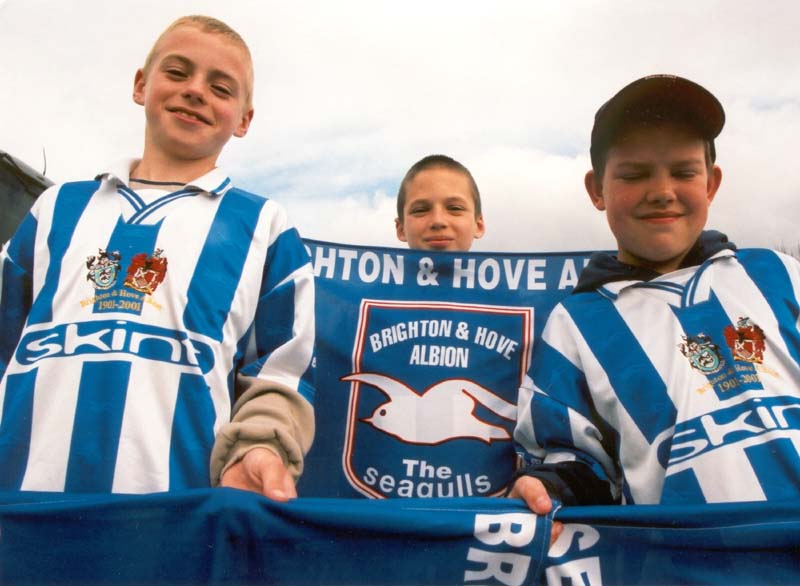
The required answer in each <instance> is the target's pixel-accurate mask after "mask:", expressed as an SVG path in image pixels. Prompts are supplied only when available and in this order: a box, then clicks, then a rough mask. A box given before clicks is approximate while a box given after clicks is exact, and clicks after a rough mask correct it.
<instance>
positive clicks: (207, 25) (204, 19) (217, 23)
mask: <svg viewBox="0 0 800 586" xmlns="http://www.w3.org/2000/svg"><path fill="white" fill-rule="evenodd" d="M182 26H193V27H195V28H198V29H200V30H201V31H203V32H204V33H211V34H215V35H222V36H223V37H225V38H226V39H228V40H229V41H231V42H232V43H234V44H235V45H237V46H238V47H239V48H240V49H242V51H244V54H245V56H246V57H247V62H248V68H247V69H248V77H247V80H246V81H247V87H246V88H245V92H246V94H245V101H246V103H247V105H248V107H249V106H250V105H251V104H252V100H253V78H254V74H253V56H252V55H251V54H250V48H249V47H248V46H247V43H245V41H244V39H243V38H242V36H241V35H240V34H239V33H237V32H236V31H235V30H233V28H231V27H230V26H228V25H227V24H225V23H224V22H222V21H221V20H219V19H217V18H214V17H213V16H204V15H202V14H190V15H188V16H181V17H180V18H178V19H177V20H175V21H174V22H173V23H172V24H170V25H169V26H168V27H167V28H166V29H164V32H162V33H161V34H160V35H159V36H158V38H157V39H156V42H155V43H153V46H152V48H151V49H150V52H149V53H148V54H147V58H146V59H145V60H144V66H143V67H142V71H144V74H145V76H146V75H147V74H148V73H149V71H150V67H152V65H153V60H154V59H155V56H156V53H157V49H158V45H159V43H161V40H162V39H163V38H164V37H165V36H166V35H167V34H168V33H170V32H172V31H173V30H175V29H176V28H179V27H182Z"/></svg>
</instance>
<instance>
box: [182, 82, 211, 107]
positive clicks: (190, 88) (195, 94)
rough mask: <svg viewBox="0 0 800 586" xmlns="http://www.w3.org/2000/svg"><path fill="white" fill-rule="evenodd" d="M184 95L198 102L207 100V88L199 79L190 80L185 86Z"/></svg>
mask: <svg viewBox="0 0 800 586" xmlns="http://www.w3.org/2000/svg"><path fill="white" fill-rule="evenodd" d="M182 95H183V97H184V98H186V99H188V100H192V101H196V102H201V103H202V102H205V99H206V98H205V88H204V86H203V84H202V83H201V82H199V81H197V80H193V79H191V80H189V81H187V83H186V85H185V86H184V88H183V92H182Z"/></svg>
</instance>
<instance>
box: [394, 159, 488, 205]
mask: <svg viewBox="0 0 800 586" xmlns="http://www.w3.org/2000/svg"><path fill="white" fill-rule="evenodd" d="M434 168H443V169H450V170H451V171H455V172H457V173H461V174H463V175H464V176H465V177H466V178H467V181H469V187H470V191H471V192H472V201H473V203H474V204H475V217H476V218H477V217H478V216H480V215H481V193H480V191H478V184H477V183H475V178H474V177H473V176H472V173H470V172H469V169H467V168H466V167H465V166H464V165H462V164H461V163H459V162H458V161H456V160H455V159H453V158H452V157H448V156H447V155H428V156H427V157H423V158H422V159H420V160H419V161H417V162H416V163H414V164H413V165H412V166H411V168H410V169H409V170H408V172H406V175H405V177H403V181H401V182H400V189H399V190H398V192H397V217H398V218H400V219H401V220H402V219H403V209H404V208H405V205H406V190H407V189H408V185H409V184H410V183H411V182H412V181H413V180H414V178H415V177H416V176H417V175H419V174H420V173H421V172H422V171H426V170H428V169H434Z"/></svg>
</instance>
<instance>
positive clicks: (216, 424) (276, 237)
mask: <svg viewBox="0 0 800 586" xmlns="http://www.w3.org/2000/svg"><path fill="white" fill-rule="evenodd" d="M126 181H127V170H125V171H122V172H121V173H117V174H105V175H103V176H101V177H100V180H99V181H92V182H82V183H68V184H65V185H63V186H54V187H52V188H50V189H49V190H47V191H46V192H44V193H43V194H42V195H41V196H40V198H39V199H38V200H37V202H36V203H35V205H34V207H33V208H32V210H31V212H30V213H29V215H28V216H27V217H26V218H25V220H24V221H23V223H22V225H21V226H20V228H19V230H18V231H17V233H16V234H15V235H14V237H13V238H12V239H11V240H10V241H9V243H8V244H7V245H6V246H5V247H4V249H3V252H2V255H1V256H0V275H2V277H1V278H2V283H0V295H2V297H0V374H2V381H1V382H0V406H1V407H2V411H1V412H0V413H1V414H0V466H2V469H3V473H2V474H0V489H3V490H9V489H11V490H15V489H22V490H40V491H91V492H109V491H111V492H122V493H142V492H155V491H165V490H176V489H183V488H192V487H203V486H208V485H209V472H208V467H209V455H210V452H211V447H212V445H213V441H214V435H215V432H216V431H217V430H218V429H219V428H220V426H222V425H223V424H225V423H226V422H227V421H229V418H230V410H231V402H232V392H233V391H232V389H233V379H234V374H235V372H237V371H241V372H243V373H245V374H248V375H251V376H258V377H261V378H264V379H267V380H269V381H272V382H275V383H279V384H281V385H283V386H286V387H289V388H291V389H296V391H297V392H298V393H300V394H301V395H302V396H303V397H305V398H306V399H307V400H308V401H311V400H312V399H313V386H312V384H311V361H312V354H313V345H314V313H313V311H314V288H313V273H312V270H311V266H310V263H309V258H308V255H307V253H306V250H305V248H304V245H303V243H302V241H301V240H300V238H299V236H298V234H297V232H296V230H294V229H293V228H292V227H291V226H290V225H289V223H288V222H287V219H286V215H285V213H284V211H283V209H282V208H281V207H279V206H278V205H276V204H275V202H273V201H271V200H269V199H265V198H262V197H259V196H256V195H253V194H250V193H247V192H245V191H242V190H240V189H237V188H235V187H233V186H232V184H231V181H230V179H228V177H226V176H225V174H224V173H223V172H222V171H220V170H218V169H216V170H213V171H211V172H210V173H208V174H206V175H204V176H203V177H201V178H199V179H197V180H196V181H194V182H192V183H190V184H187V185H186V186H185V187H184V188H181V189H179V190H178V191H175V192H172V193H166V192H165V193H164V194H163V195H161V196H157V197H155V198H149V200H145V199H143V198H142V197H141V195H140V194H138V193H137V192H135V191H133V190H132V189H130V188H129V187H128V186H127V185H126Z"/></svg>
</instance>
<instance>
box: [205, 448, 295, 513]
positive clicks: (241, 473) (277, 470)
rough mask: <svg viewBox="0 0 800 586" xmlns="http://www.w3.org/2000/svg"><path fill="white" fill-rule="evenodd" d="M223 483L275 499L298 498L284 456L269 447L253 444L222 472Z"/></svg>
mask: <svg viewBox="0 0 800 586" xmlns="http://www.w3.org/2000/svg"><path fill="white" fill-rule="evenodd" d="M220 486H227V487H230V488H240V489H242V490H250V491H253V492H257V493H260V494H263V495H264V496H265V497H267V498H269V499H272V500H274V501H279V502H286V501H288V500H289V499H293V498H297V490H296V489H295V486H294V480H293V479H292V475H291V474H289V471H288V470H287V469H286V466H284V464H283V460H281V458H280V456H278V455H277V454H276V453H275V452H273V451H272V450H268V449H267V448H253V449H252V450H250V451H249V452H247V453H246V454H245V455H244V458H242V459H241V460H239V461H238V462H236V463H235V464H232V465H231V467H230V468H228V469H227V470H226V471H225V472H224V473H223V475H222V479H221V480H220Z"/></svg>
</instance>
